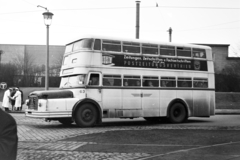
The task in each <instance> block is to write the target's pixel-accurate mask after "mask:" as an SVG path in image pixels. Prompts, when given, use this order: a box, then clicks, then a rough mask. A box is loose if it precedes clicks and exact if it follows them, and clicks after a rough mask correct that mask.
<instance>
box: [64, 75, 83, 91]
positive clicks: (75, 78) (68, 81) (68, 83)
mask: <svg viewBox="0 0 240 160" xmlns="http://www.w3.org/2000/svg"><path fill="white" fill-rule="evenodd" d="M85 78H86V75H85V74H80V75H72V76H66V77H62V79H61V83H60V88H72V87H81V86H84V85H85Z"/></svg>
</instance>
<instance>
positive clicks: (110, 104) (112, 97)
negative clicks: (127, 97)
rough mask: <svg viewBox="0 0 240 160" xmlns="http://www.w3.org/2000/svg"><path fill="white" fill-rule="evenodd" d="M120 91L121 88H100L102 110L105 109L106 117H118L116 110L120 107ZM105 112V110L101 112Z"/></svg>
mask: <svg viewBox="0 0 240 160" xmlns="http://www.w3.org/2000/svg"><path fill="white" fill-rule="evenodd" d="M121 97H122V91H121V89H103V90H102V103H103V106H102V110H103V111H107V112H106V115H104V116H103V117H106V118H115V117H119V116H120V115H119V114H118V111H119V110H121V109H122V98H121ZM103 113H104V114H105V112H103Z"/></svg>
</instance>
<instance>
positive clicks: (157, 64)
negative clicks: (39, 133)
mask: <svg viewBox="0 0 240 160" xmlns="http://www.w3.org/2000/svg"><path fill="white" fill-rule="evenodd" d="M60 76H61V84H60V87H59V90H50V91H35V92H32V93H30V95H29V99H28V109H27V110H26V111H25V114H26V116H27V117H34V118H45V119H46V120H58V121H59V122H60V123H62V124H71V123H73V122H75V123H76V124H77V125H78V126H80V127H89V126H93V125H95V124H98V123H101V121H102V119H103V118H131V119H132V118H138V117H143V118H144V119H146V120H147V121H158V120H159V119H161V118H164V119H166V118H167V119H169V121H171V122H173V123H181V122H184V121H186V120H187V119H188V117H210V116H211V115H214V114H215V84H214V83H215V82H214V65H213V55H212V51H211V48H210V47H207V46H201V45H193V44H177V43H167V42H166V43H165V42H164V43H163V42H154V41H145V40H137V39H122V38H111V37H99V36H85V37H82V38H80V39H79V40H76V41H74V42H71V43H69V44H67V45H66V51H65V53H64V57H63V62H62V67H61V73H60Z"/></svg>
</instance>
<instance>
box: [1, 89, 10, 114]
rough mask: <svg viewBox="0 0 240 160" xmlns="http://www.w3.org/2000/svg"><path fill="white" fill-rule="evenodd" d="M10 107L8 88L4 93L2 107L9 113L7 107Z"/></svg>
mask: <svg viewBox="0 0 240 160" xmlns="http://www.w3.org/2000/svg"><path fill="white" fill-rule="evenodd" d="M10 106H11V88H8V89H7V90H6V91H5V92H4V96H3V102H2V107H3V108H4V109H5V111H9V107H10Z"/></svg>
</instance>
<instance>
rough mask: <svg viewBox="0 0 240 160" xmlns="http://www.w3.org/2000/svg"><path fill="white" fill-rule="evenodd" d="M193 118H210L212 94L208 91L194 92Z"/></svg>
mask: <svg viewBox="0 0 240 160" xmlns="http://www.w3.org/2000/svg"><path fill="white" fill-rule="evenodd" d="M193 105H194V109H193V111H194V112H193V116H196V117H208V116H210V93H209V92H206V91H193Z"/></svg>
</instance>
